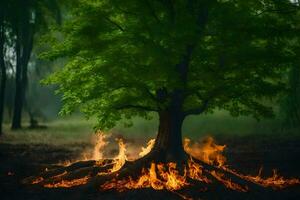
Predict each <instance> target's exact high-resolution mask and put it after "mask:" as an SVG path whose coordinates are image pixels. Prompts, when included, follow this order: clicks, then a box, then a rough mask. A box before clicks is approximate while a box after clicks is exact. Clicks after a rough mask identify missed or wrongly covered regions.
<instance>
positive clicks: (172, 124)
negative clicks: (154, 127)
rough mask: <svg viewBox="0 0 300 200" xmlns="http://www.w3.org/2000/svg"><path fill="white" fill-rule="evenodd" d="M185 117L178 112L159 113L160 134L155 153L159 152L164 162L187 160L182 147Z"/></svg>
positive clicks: (154, 148) (154, 149)
mask: <svg viewBox="0 0 300 200" xmlns="http://www.w3.org/2000/svg"><path fill="white" fill-rule="evenodd" d="M183 119H184V118H183V115H182V114H181V113H179V112H178V111H174V110H167V111H162V112H160V113H159V127H158V134H157V137H156V140H155V145H154V147H153V152H158V153H159V154H160V155H159V156H161V159H162V160H165V161H180V160H184V159H185V153H184V150H183V145H182V131H181V129H182V123H183Z"/></svg>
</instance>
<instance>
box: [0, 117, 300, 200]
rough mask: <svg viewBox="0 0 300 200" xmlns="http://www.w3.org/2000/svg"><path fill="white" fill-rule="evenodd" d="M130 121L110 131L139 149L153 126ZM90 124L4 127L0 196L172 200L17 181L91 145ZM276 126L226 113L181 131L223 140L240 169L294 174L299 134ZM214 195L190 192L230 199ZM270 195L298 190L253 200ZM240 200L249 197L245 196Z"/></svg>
mask: <svg viewBox="0 0 300 200" xmlns="http://www.w3.org/2000/svg"><path fill="white" fill-rule="evenodd" d="M135 121H136V124H135V126H133V127H131V128H123V127H122V126H120V125H119V126H118V127H116V128H115V129H114V130H113V131H112V132H113V133H114V135H115V136H123V137H125V138H128V139H127V140H126V142H127V143H128V144H129V145H128V146H129V148H131V151H133V150H135V151H138V150H140V147H141V146H144V145H145V141H146V140H147V139H148V138H153V137H155V133H156V128H157V122H156V121H155V118H154V119H153V120H152V121H144V120H141V119H136V120H135ZM93 122H94V121H93V120H91V121H86V120H84V119H83V118H82V117H80V116H72V117H67V118H60V119H57V120H54V121H51V122H48V123H47V124H46V125H47V126H48V128H46V129H36V130H31V129H26V128H25V129H23V130H20V131H14V132H12V131H11V130H10V129H9V126H8V125H6V126H5V133H6V134H5V135H3V136H2V137H1V138H0V163H1V165H0V199H5V200H6V199H7V200H19V199H28V200H29V199H30V200H32V199H34V200H40V199H45V200H50V199H72V200H75V199H80V200H81V199H141V198H143V199H157V198H162V199H164V198H165V199H166V198H168V199H178V196H176V195H175V196H172V195H171V196H170V194H166V193H164V192H157V191H155V192H154V191H148V193H147V194H148V197H147V198H146V196H145V194H146V193H145V191H143V190H137V191H132V192H129V193H122V194H118V193H108V194H106V193H99V194H97V195H99V197H97V198H88V197H87V196H84V195H83V194H81V195H83V196H81V197H79V196H76V195H75V194H76V193H74V191H69V193H68V194H65V192H66V191H64V192H63V193H60V191H58V190H43V191H39V190H38V191H37V190H33V189H32V188H27V187H25V186H24V185H22V184H21V181H22V179H24V178H25V177H28V176H31V175H36V174H38V173H40V172H41V171H43V170H45V168H46V167H47V168H48V169H49V168H51V167H53V166H55V165H56V164H58V163H61V162H64V161H68V160H72V159H76V158H78V157H79V156H80V155H81V153H82V152H83V151H85V150H86V149H87V148H89V149H92V148H93V146H92V145H93V144H92V143H93V142H92V140H91V139H92V138H93V136H94V134H93V132H94V131H93V129H92V125H93ZM274 124H275V125H274ZM25 126H26V124H25ZM276 126H277V125H276V122H274V121H263V122H260V123H257V122H256V121H254V120H251V119H249V118H238V119H235V118H231V117H229V116H228V114H227V113H223V112H220V113H217V114H215V115H214V116H211V115H209V116H202V117H198V118H195V117H191V118H189V119H187V120H186V122H185V125H184V128H183V132H184V136H188V137H191V138H194V139H198V138H201V137H204V136H205V135H207V134H210V135H213V136H214V137H215V138H216V141H217V142H218V143H219V144H226V145H227V148H226V151H225V152H224V153H225V155H226V157H227V163H228V164H229V165H230V166H232V168H234V169H237V170H238V171H240V172H242V173H247V174H248V173H249V174H256V173H257V171H258V169H259V168H260V167H261V166H264V169H265V170H264V175H270V172H271V171H272V169H273V168H277V169H278V170H279V172H280V174H282V175H284V176H285V177H300V171H299V168H300V161H299V159H298V156H299V154H300V136H299V134H296V133H297V132H294V134H286V135H285V134H284V133H288V132H287V131H282V130H279V129H277V128H274V127H276ZM110 142H111V143H110V145H109V148H110V151H111V152H113V153H112V154H116V153H117V145H116V142H115V141H113V140H111V141H110ZM113 144H114V145H113ZM111 146H114V147H111ZM74 147H77V148H74ZM134 147H135V148H134ZM116 194H117V195H116ZM220 195H221V194H219V193H216V192H214V191H210V192H207V193H205V194H204V193H201V192H199V194H198V193H196V196H198V197H199V198H200V199H207V200H211V199H232V198H231V196H230V194H229V193H228V194H222V196H220ZM249 195H250V194H249ZM204 197H207V198H204ZM199 198H196V199H199ZM271 198H272V199H278V200H279V199H292V200H293V199H294V200H298V199H300V190H299V187H296V188H291V189H289V190H284V191H283V192H279V193H270V194H267V196H266V195H264V196H260V195H258V196H256V197H255V199H256V200H257V199H271ZM242 199H254V198H252V197H251V195H250V196H249V197H248V196H247V195H246V196H245V198H242Z"/></svg>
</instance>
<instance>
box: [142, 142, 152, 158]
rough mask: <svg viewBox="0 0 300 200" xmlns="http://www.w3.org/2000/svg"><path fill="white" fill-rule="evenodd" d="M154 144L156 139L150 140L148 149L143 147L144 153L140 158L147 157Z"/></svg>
mask: <svg viewBox="0 0 300 200" xmlns="http://www.w3.org/2000/svg"><path fill="white" fill-rule="evenodd" d="M154 144H155V139H150V140H149V141H148V143H147V147H146V148H145V147H142V151H141V152H140V153H139V156H140V157H143V156H145V155H147V154H148V153H149V152H150V151H151V149H152V148H153V146H154Z"/></svg>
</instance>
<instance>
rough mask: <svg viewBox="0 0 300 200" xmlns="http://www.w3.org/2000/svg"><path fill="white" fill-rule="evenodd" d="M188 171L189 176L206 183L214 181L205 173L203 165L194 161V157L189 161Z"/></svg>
mask: <svg viewBox="0 0 300 200" xmlns="http://www.w3.org/2000/svg"><path fill="white" fill-rule="evenodd" d="M188 169H189V170H188V173H189V177H190V178H191V179H194V180H198V181H201V182H204V183H211V182H212V181H211V180H209V179H208V178H207V177H206V176H205V175H204V173H203V172H204V171H203V170H204V169H203V166H201V165H200V164H198V163H196V162H194V161H193V159H190V160H189V161H188Z"/></svg>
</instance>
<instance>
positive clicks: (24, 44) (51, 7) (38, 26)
mask: <svg viewBox="0 0 300 200" xmlns="http://www.w3.org/2000/svg"><path fill="white" fill-rule="evenodd" d="M7 5H9V9H10V11H11V12H10V14H9V16H8V19H9V20H8V24H9V25H10V27H11V29H12V32H13V34H12V37H14V38H15V44H14V48H15V53H16V74H15V80H16V91H15V102H14V111H13V119H12V129H19V128H21V119H22V110H23V105H24V101H25V92H26V86H27V82H28V77H27V76H28V75H27V71H28V70H27V68H28V63H29V60H30V56H31V52H32V49H33V43H34V36H35V34H36V33H37V32H39V31H41V30H42V29H43V28H45V27H47V23H49V19H48V17H49V16H50V17H54V18H56V19H58V20H59V18H60V14H59V7H58V3H57V1H56V0H43V1H35V0H28V1H23V0H14V1H8V2H7Z"/></svg>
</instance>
